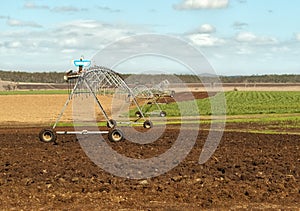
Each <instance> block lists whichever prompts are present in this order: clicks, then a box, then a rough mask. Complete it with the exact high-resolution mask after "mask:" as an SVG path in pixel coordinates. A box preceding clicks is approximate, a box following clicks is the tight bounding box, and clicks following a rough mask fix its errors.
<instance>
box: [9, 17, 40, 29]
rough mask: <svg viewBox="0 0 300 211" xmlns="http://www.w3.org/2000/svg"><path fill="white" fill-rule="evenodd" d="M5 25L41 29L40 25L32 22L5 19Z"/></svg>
mask: <svg viewBox="0 0 300 211" xmlns="http://www.w3.org/2000/svg"><path fill="white" fill-rule="evenodd" d="M6 24H7V25H9V26H13V27H33V28H42V25H40V24H38V23H36V22H33V21H21V20H17V19H11V18H9V19H7V21H6Z"/></svg>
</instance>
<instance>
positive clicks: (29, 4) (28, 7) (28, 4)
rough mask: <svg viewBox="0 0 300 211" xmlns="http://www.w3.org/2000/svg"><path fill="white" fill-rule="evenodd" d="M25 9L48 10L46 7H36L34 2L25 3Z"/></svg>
mask: <svg viewBox="0 0 300 211" xmlns="http://www.w3.org/2000/svg"><path fill="white" fill-rule="evenodd" d="M24 8H25V9H50V8H49V6H47V5H37V4H35V3H34V2H26V3H25V4H24Z"/></svg>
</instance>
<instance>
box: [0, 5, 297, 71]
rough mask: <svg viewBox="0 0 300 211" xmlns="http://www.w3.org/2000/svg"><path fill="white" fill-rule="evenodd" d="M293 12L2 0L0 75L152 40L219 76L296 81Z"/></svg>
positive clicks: (59, 66) (59, 67)
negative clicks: (186, 47)
mask: <svg viewBox="0 0 300 211" xmlns="http://www.w3.org/2000/svg"><path fill="white" fill-rule="evenodd" d="M299 8H300V1H297V0H290V1H282V0H263V1H262V0H163V1H161V0H151V1H150V0H144V1H141V0H128V1H116V0H110V1H103V0H98V1H96V0H89V1H77V0H72V1H70V0H65V1H58V0H48V1H46V0H33V1H24V0H15V1H5V3H4V2H2V5H1V7H0V30H1V31H0V52H1V58H2V62H1V65H0V69H3V70H24V71H65V70H67V69H69V68H70V65H71V62H70V61H71V60H72V59H76V58H79V57H80V56H81V55H84V56H85V58H91V57H92V56H93V55H95V54H96V53H97V52H98V51H99V50H101V49H102V48H103V47H105V46H107V45H108V44H109V43H112V42H114V41H116V40H119V39H122V38H124V37H128V36H131V35H139V34H146V33H154V34H162V35H171V36H174V37H178V38H180V39H182V40H184V41H186V42H188V43H190V44H191V45H192V46H194V47H196V48H197V49H199V50H200V51H201V52H202V53H203V54H204V56H205V57H206V58H207V60H208V61H209V62H210V63H211V65H212V66H213V67H214V69H215V71H216V73H217V74H220V75H252V74H290V73H292V74H299V73H300V60H299V58H300V24H299V23H298V21H297V20H299V18H298V15H299ZM154 66H155V65H154ZM127 71H129V72H130V70H127ZM176 71H178V72H180V70H176Z"/></svg>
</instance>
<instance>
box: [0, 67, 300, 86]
mask: <svg viewBox="0 0 300 211" xmlns="http://www.w3.org/2000/svg"><path fill="white" fill-rule="evenodd" d="M64 74H65V73H64V72H32V73H31V72H18V71H1V70H0V80H2V81H12V82H28V83H63V82H64V80H63V76H64ZM121 77H123V78H124V79H125V80H126V82H128V83H135V82H136V81H139V82H140V83H145V84H157V83H159V82H161V81H163V80H165V79H167V80H168V81H169V82H170V83H174V82H175V83H176V82H185V83H199V82H201V79H202V80H203V79H204V81H205V82H210V79H211V81H214V80H213V76H206V75H205V76H200V77H197V76H196V75H176V74H175V75H165V74H161V75H135V74H123V75H121ZM219 78H220V80H221V82H223V83H300V74H298V75H252V76H220V77H219Z"/></svg>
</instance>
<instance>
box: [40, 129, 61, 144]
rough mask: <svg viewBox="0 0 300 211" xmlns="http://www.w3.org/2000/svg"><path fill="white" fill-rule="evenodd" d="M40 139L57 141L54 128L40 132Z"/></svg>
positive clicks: (48, 141) (47, 141)
mask: <svg viewBox="0 0 300 211" xmlns="http://www.w3.org/2000/svg"><path fill="white" fill-rule="evenodd" d="M39 139H40V141H41V142H44V143H51V142H55V141H56V139H57V136H56V133H55V132H54V130H53V129H43V130H41V132H40V133H39Z"/></svg>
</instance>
